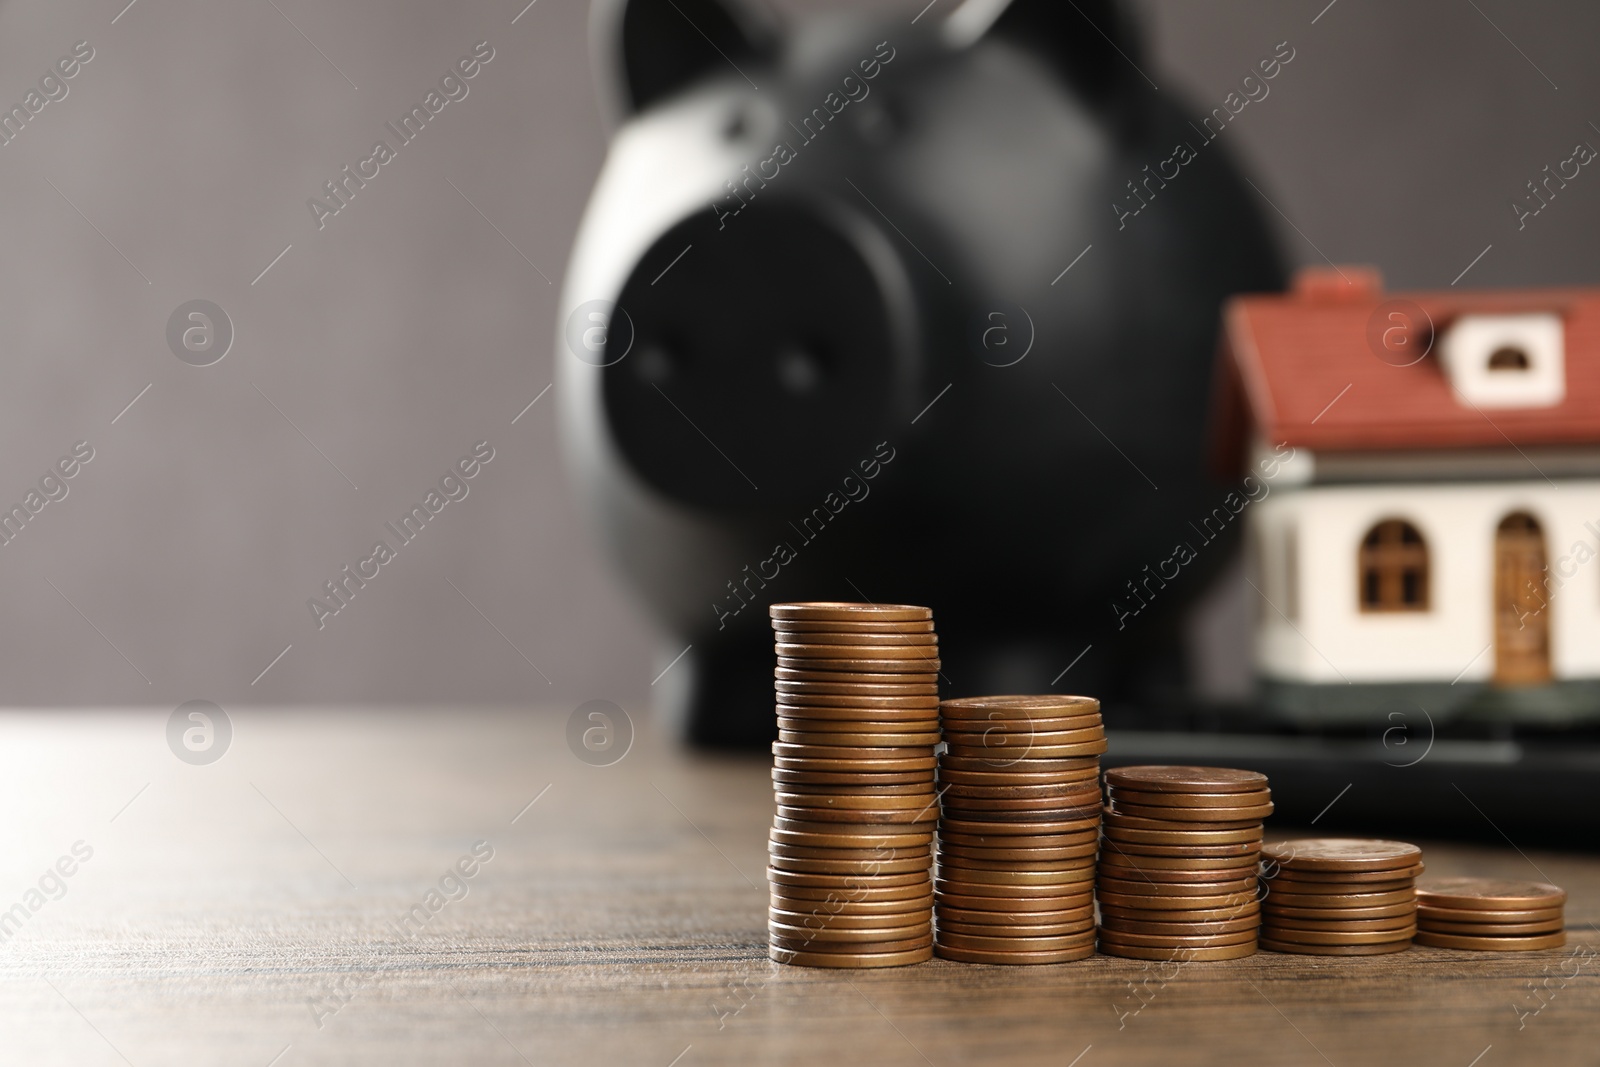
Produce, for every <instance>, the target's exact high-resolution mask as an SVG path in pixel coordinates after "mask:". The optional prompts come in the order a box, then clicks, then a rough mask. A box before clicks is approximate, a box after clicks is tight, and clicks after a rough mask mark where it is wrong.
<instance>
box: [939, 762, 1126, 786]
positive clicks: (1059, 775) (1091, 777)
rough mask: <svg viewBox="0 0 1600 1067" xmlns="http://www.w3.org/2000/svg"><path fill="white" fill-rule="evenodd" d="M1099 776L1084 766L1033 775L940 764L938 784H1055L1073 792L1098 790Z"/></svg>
mask: <svg viewBox="0 0 1600 1067" xmlns="http://www.w3.org/2000/svg"><path fill="white" fill-rule="evenodd" d="M1098 778H1099V774H1098V773H1097V772H1096V771H1095V769H1094V768H1093V767H1085V768H1083V769H1082V770H1077V771H1049V772H1046V773H1043V774H1035V773H1034V772H1032V771H1026V770H1016V769H1015V768H1006V769H1002V770H987V771H958V770H953V769H951V768H950V767H949V766H948V765H947V764H945V763H943V762H941V763H940V764H939V781H940V782H941V783H948V784H950V785H963V786H1040V785H1057V786H1071V787H1073V788H1076V789H1088V788H1090V787H1093V788H1094V789H1095V790H1096V791H1097V792H1098V790H1099V787H1098V785H1097V784H1096V781H1097V779H1098Z"/></svg>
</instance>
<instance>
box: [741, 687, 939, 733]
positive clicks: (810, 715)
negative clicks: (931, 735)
mask: <svg viewBox="0 0 1600 1067" xmlns="http://www.w3.org/2000/svg"><path fill="white" fill-rule="evenodd" d="M932 699H933V698H932V697H869V696H859V697H830V696H822V695H818V696H813V695H811V694H809V693H774V694H773V695H772V700H773V704H774V706H776V708H777V709H778V714H779V715H787V716H789V717H791V718H797V719H834V718H836V717H837V716H839V715H840V714H841V713H842V712H846V711H849V712H855V713H856V715H857V718H858V719H877V720H879V721H880V722H902V721H905V720H907V719H915V720H916V721H917V722H925V723H928V724H929V726H930V728H932V729H935V730H939V729H942V727H941V726H940V725H939V717H938V716H937V715H935V714H932V712H931V709H930V708H929V707H928V702H929V701H930V700H932ZM866 711H881V712H883V713H884V714H882V715H864V714H861V713H862V712H866Z"/></svg>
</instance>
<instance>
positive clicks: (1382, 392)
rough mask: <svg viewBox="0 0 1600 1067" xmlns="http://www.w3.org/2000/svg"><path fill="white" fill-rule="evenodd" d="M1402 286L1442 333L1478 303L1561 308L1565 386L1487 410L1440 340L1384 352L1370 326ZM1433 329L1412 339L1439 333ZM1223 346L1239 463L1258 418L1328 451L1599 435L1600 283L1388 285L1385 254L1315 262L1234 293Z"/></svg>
mask: <svg viewBox="0 0 1600 1067" xmlns="http://www.w3.org/2000/svg"><path fill="white" fill-rule="evenodd" d="M1396 300H1407V301H1411V302H1412V304H1414V305H1415V306H1417V307H1420V308H1421V309H1422V310H1423V311H1424V312H1425V313H1426V315H1427V318H1428V319H1429V320H1431V321H1432V328H1433V331H1434V332H1435V334H1437V333H1438V332H1439V331H1441V330H1443V329H1444V327H1445V326H1446V325H1448V323H1449V322H1450V320H1451V319H1453V318H1455V317H1456V316H1458V315H1462V314H1465V313H1490V314H1511V313H1527V312H1535V311H1548V312H1556V313H1558V314H1560V315H1561V316H1562V318H1563V320H1564V323H1565V325H1564V332H1565V349H1566V351H1565V364H1566V398H1565V399H1564V400H1563V401H1561V403H1559V404H1556V405H1554V406H1548V407H1538V408H1494V409H1492V410H1490V411H1488V412H1484V411H1480V410H1479V409H1477V408H1475V407H1473V406H1471V405H1469V404H1467V403H1465V402H1464V401H1462V400H1460V399H1458V398H1457V396H1456V395H1455V393H1454V391H1453V390H1452V389H1451V387H1450V382H1449V380H1448V378H1447V377H1446V374H1445V370H1444V367H1443V366H1442V364H1441V361H1440V359H1439V354H1438V352H1437V351H1433V350H1430V351H1429V352H1428V354H1427V355H1426V356H1425V357H1424V358H1422V359H1421V360H1419V361H1417V362H1416V363H1413V364H1412V365H1410V366H1398V365H1396V364H1397V363H1400V362H1404V358H1403V357H1401V358H1396V356H1394V355H1389V358H1388V360H1387V361H1386V360H1385V359H1383V358H1379V353H1380V352H1381V351H1382V349H1381V341H1373V342H1370V343H1369V339H1368V338H1369V331H1371V332H1372V333H1373V336H1374V337H1381V334H1382V331H1383V327H1384V324H1385V323H1386V322H1387V321H1389V320H1388V318H1387V310H1385V311H1382V312H1380V311H1379V309H1380V307H1381V306H1382V305H1384V304H1385V303H1387V302H1389V301H1396ZM1369 323H1376V326H1369ZM1426 330H1427V327H1426V325H1424V326H1423V327H1422V331H1421V336H1419V337H1417V338H1415V340H1414V343H1417V348H1415V349H1413V350H1421V349H1423V348H1428V347H1429V340H1430V339H1429V338H1428V337H1427V335H1426ZM1402 351H1404V350H1402ZM1221 359H1222V366H1221V368H1220V371H1221V373H1220V374H1219V375H1218V380H1219V395H1218V403H1217V410H1216V422H1217V431H1218V434H1217V441H1216V443H1217V445H1218V446H1219V452H1220V453H1221V455H1220V456H1219V458H1221V459H1223V460H1224V461H1225V462H1228V463H1229V465H1230V466H1232V465H1234V464H1233V461H1235V460H1239V459H1241V458H1242V456H1243V446H1244V442H1245V441H1246V440H1247V439H1248V437H1249V436H1250V432H1251V431H1254V432H1255V433H1257V434H1259V436H1260V437H1261V438H1262V439H1264V440H1265V441H1267V442H1268V443H1270V444H1273V445H1276V444H1278V443H1279V442H1285V441H1286V442H1288V443H1289V444H1291V445H1294V446H1296V447H1304V448H1308V449H1311V450H1312V451H1328V452H1354V451H1376V450H1413V449H1430V450H1432V449H1451V448H1506V447H1509V445H1508V442H1510V443H1513V444H1515V445H1517V446H1519V447H1526V446H1535V447H1537V446H1552V445H1569V446H1570V445H1597V444H1600V289H1593V288H1589V289H1585V288H1569V289H1520V290H1519V289H1505V290H1477V291H1473V290H1456V289H1447V290H1444V291H1442V292H1418V293H1385V292H1383V286H1382V281H1381V279H1380V278H1379V276H1378V274H1377V272H1376V271H1375V270H1373V269H1372V268H1363V267H1343V268H1337V269H1328V268H1316V269H1313V270H1305V271H1302V272H1300V274H1299V276H1297V278H1296V280H1295V286H1294V289H1293V290H1292V291H1291V292H1288V293H1271V294H1258V295H1251V296H1239V297H1235V298H1233V299H1232V300H1230V301H1229V302H1228V304H1227V306H1226V308H1225V309H1224V312H1223V337H1222V352H1221Z"/></svg>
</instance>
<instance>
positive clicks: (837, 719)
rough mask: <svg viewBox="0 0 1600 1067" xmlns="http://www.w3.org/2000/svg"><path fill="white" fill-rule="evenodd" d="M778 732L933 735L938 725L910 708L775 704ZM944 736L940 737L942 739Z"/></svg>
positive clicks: (920, 712)
mask: <svg viewBox="0 0 1600 1067" xmlns="http://www.w3.org/2000/svg"><path fill="white" fill-rule="evenodd" d="M774 710H775V711H776V713H777V719H778V728H779V729H780V730H803V731H805V732H807V733H841V734H848V733H866V732H869V731H871V732H877V733H882V732H889V733H922V734H927V733H933V732H934V731H936V730H938V728H939V726H938V723H937V722H936V721H935V720H933V719H930V718H928V717H927V714H926V713H925V712H922V711H917V710H915V709H912V708H842V707H841V708H823V707H807V706H804V705H799V704H784V703H781V702H780V703H778V704H776V705H775V706H774ZM943 736H944V735H943V734H940V737H941V738H943Z"/></svg>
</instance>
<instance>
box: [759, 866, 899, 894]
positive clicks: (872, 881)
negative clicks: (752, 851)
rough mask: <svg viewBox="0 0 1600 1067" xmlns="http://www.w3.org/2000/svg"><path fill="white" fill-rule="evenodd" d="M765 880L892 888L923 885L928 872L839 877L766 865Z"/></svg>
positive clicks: (818, 885)
mask: <svg viewBox="0 0 1600 1067" xmlns="http://www.w3.org/2000/svg"><path fill="white" fill-rule="evenodd" d="M767 881H768V882H771V883H773V884H776V885H784V886H811V887H813V888H818V889H834V888H839V887H841V886H842V887H844V888H849V889H892V888H896V887H900V886H925V885H927V884H928V872H926V871H907V872H905V873H903V874H873V875H867V874H861V875H845V876H842V877H841V876H835V875H831V874H805V873H801V872H799V871H785V870H780V869H778V868H776V867H768V868H767Z"/></svg>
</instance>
